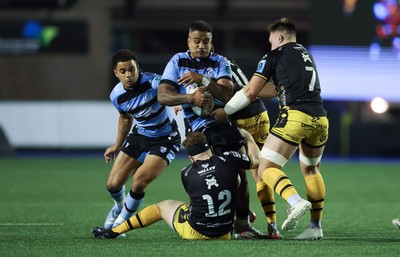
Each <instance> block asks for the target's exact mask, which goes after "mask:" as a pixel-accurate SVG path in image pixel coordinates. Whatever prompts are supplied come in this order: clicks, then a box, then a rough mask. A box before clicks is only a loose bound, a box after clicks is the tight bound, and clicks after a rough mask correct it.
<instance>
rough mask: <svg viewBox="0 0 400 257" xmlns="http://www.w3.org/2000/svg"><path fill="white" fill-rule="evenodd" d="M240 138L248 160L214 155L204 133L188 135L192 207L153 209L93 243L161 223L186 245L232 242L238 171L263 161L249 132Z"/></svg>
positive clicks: (173, 204)
mask: <svg viewBox="0 0 400 257" xmlns="http://www.w3.org/2000/svg"><path fill="white" fill-rule="evenodd" d="M240 132H241V134H242V136H243V138H244V140H245V143H246V145H247V149H248V151H247V152H248V153H247V154H239V153H238V152H236V151H230V152H224V153H223V154H221V155H215V154H213V152H212V148H210V146H209V145H208V143H207V140H206V138H205V136H204V135H203V134H202V133H201V132H193V133H189V134H188V135H187V137H186V139H185V140H184V141H183V143H182V145H183V147H185V149H186V151H187V152H188V155H189V158H190V160H191V161H192V164H191V165H189V166H187V167H185V168H184V169H182V171H181V178H182V184H183V186H184V188H185V190H186V192H187V194H188V196H189V199H190V201H189V203H185V202H182V201H177V200H165V201H162V202H160V203H157V204H153V205H150V206H148V207H146V208H144V209H143V210H141V211H140V212H138V213H137V214H136V215H134V216H132V217H131V218H130V219H129V220H127V221H125V222H123V223H122V224H120V225H119V226H117V227H115V228H112V229H105V228H99V227H96V228H94V229H93V230H92V233H93V235H94V237H95V238H116V237H118V236H119V235H120V234H123V233H126V232H128V231H130V230H134V229H138V228H144V227H147V226H149V225H151V224H153V223H155V222H157V221H160V220H162V219H163V220H164V221H165V222H166V223H167V224H168V225H169V226H170V227H171V228H172V229H173V230H174V231H176V232H177V233H178V234H179V235H180V237H181V238H182V239H187V240H202V239H203V240H205V239H221V240H228V239H231V237H232V234H231V232H232V229H233V220H234V217H235V213H236V209H237V197H238V192H237V187H238V185H239V183H240V176H239V171H240V169H250V168H256V167H257V166H258V158H259V157H258V156H259V149H258V146H257V144H256V143H255V142H254V139H253V138H252V136H251V135H250V134H249V133H248V132H246V131H245V130H241V131H240Z"/></svg>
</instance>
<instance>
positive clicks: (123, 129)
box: [115, 118, 133, 147]
mask: <svg viewBox="0 0 400 257" xmlns="http://www.w3.org/2000/svg"><path fill="white" fill-rule="evenodd" d="M132 125H133V119H127V118H120V119H119V122H118V133H117V138H116V139H115V145H117V146H118V147H121V146H122V144H123V143H124V141H125V139H126V137H127V136H128V134H129V132H130V131H131V128H132Z"/></svg>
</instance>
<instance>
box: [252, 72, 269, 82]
mask: <svg viewBox="0 0 400 257" xmlns="http://www.w3.org/2000/svg"><path fill="white" fill-rule="evenodd" d="M253 75H254V76H258V77H260V78H263V79H265V81H268V78H267V77H265V76H263V75H262V74H260V73H254V74H253Z"/></svg>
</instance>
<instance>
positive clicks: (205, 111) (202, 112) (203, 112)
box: [191, 88, 214, 118]
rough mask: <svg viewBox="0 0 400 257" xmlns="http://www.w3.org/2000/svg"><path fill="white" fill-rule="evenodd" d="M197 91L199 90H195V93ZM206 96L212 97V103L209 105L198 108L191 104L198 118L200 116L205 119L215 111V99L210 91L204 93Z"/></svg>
mask: <svg viewBox="0 0 400 257" xmlns="http://www.w3.org/2000/svg"><path fill="white" fill-rule="evenodd" d="M196 90H198V88H197V89H195V90H194V91H196ZM194 91H193V92H194ZM204 94H208V95H209V96H210V97H211V101H210V102H209V103H208V104H207V105H205V106H198V105H195V104H191V107H192V110H193V112H194V113H195V114H196V115H197V116H200V117H203V118H204V117H208V116H210V114H211V112H212V111H213V109H214V98H213V96H212V95H211V94H210V92H208V91H204Z"/></svg>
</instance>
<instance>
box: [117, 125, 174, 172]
mask: <svg viewBox="0 0 400 257" xmlns="http://www.w3.org/2000/svg"><path fill="white" fill-rule="evenodd" d="M180 145H181V137H180V135H179V132H178V131H175V132H174V133H173V134H172V135H170V136H164V137H146V136H144V135H140V134H138V133H137V131H136V129H135V128H134V129H133V130H132V132H131V133H130V134H129V135H128V136H127V138H126V140H125V142H124V145H123V146H122V148H121V151H122V152H124V153H125V154H127V155H129V156H130V157H132V158H133V159H135V160H137V161H139V162H141V163H143V162H144V159H145V158H146V156H147V155H148V154H152V155H157V156H160V157H161V158H163V159H164V160H166V161H167V163H168V165H169V164H170V163H171V162H172V160H174V159H175V157H176V153H178V152H179V149H180Z"/></svg>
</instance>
